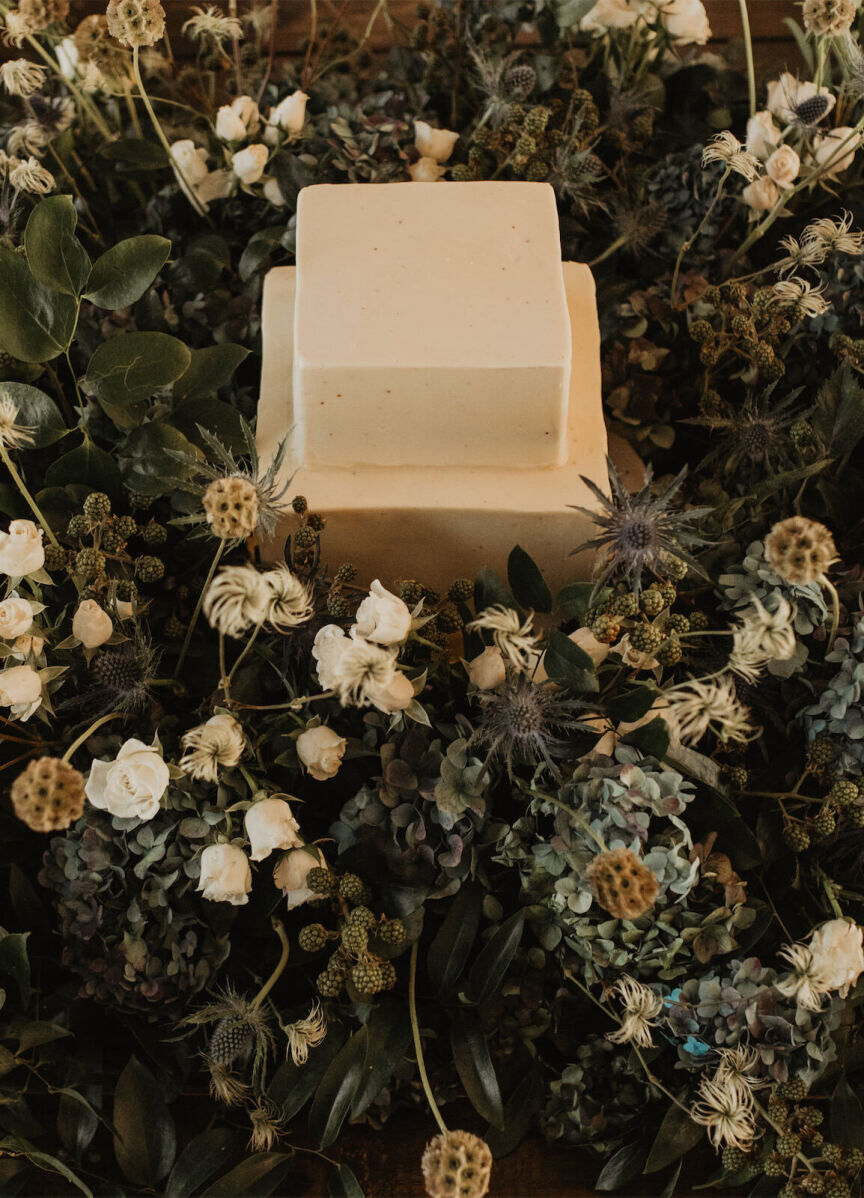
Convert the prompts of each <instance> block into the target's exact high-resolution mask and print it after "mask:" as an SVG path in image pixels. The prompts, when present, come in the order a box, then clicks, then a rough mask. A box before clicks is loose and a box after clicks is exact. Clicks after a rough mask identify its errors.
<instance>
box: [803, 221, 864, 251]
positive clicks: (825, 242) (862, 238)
mask: <svg viewBox="0 0 864 1198" xmlns="http://www.w3.org/2000/svg"><path fill="white" fill-rule="evenodd" d="M852 219H853V218H852V213H851V212H844V213H843V216H842V217H839V218H838V217H833V218H832V217H830V216H823V217H820V218H819V219H818V220H814V221H811V222H810V224H809V225H808V226H807V228H806V229H805V230H804V234H803V237H802V241H803V242H805V243H806V244H808V245H815V246H819V247H821V248H822V249H823V250H824V251H825V253H826V254H850V255H852V256H853V257H859V256H860V255H861V254H864V232H861V230H857V231H856V232H854V233H853V232H852Z"/></svg>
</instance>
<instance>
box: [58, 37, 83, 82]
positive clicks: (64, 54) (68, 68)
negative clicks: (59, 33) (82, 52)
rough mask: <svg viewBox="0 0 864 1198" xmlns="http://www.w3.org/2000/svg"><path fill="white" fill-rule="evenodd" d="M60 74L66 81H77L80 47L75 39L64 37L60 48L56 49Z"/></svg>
mask: <svg viewBox="0 0 864 1198" xmlns="http://www.w3.org/2000/svg"><path fill="white" fill-rule="evenodd" d="M54 53H55V54H56V56H57V62H58V64H59V66H60V74H61V75H62V76H63V78H64V79H75V78H76V76H77V75H78V59H79V57H80V56H79V54H78V47H77V46H76V45H75V38H74V37H64V38H63V41H62V42H60V44H59V45H58V46H55V47H54Z"/></svg>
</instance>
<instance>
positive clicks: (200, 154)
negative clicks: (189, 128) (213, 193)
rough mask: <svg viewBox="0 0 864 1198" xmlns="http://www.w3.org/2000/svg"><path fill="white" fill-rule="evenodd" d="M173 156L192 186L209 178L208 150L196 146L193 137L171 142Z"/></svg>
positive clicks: (178, 167)
mask: <svg viewBox="0 0 864 1198" xmlns="http://www.w3.org/2000/svg"><path fill="white" fill-rule="evenodd" d="M171 158H172V159H173V161H174V164H175V165H176V166H177V169H178V170H179V171H180V173H181V174H182V176H183V178H184V179H185V180H186V182H187V183H188V184H189V186H190V187H194V186H195V184H196V183H201V182H203V180H204V179H206V178H207V174H208V169H207V151H206V150H204V149H202V148H201V147H200V146H196V145H195V142H194V141H193V140H192V139H191V137H184V138H182V140H180V141H175V142H172V143H171Z"/></svg>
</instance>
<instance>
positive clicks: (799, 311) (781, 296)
mask: <svg viewBox="0 0 864 1198" xmlns="http://www.w3.org/2000/svg"><path fill="white" fill-rule="evenodd" d="M772 290H773V292H774V302H775V303H776V305H777V307H778V308H782V309H783V310H784V311H786V312H788V313H789V314H790V316H793V317H794V318H795V319H796V320H804V319H805V318H806V317H813V316H821V315H822V313H823V312H827V310H828V308H830V306H831V305H830V304H829V302H828V301H827V300H826V299H825V297H824V295H823V294H822V293H823V291H824V284H823V285H820V286H818V287H814V286H813V284H812V283H809V282H808V281H807V280H806V279H801V278H798V277H797V276H793V277H792V278H791V279H780V281H779V282H777V283H775V284H774V287H773V289H772Z"/></svg>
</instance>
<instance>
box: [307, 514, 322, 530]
mask: <svg viewBox="0 0 864 1198" xmlns="http://www.w3.org/2000/svg"><path fill="white" fill-rule="evenodd" d="M306 524H307V527H309V528H311V529H312V531H313V532H323V531H324V528H325V526H326V524H327V520H326V518H325V517H324V516H322V515H321V513H320V512H310V513H309V515H308V516H307V517H306Z"/></svg>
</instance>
